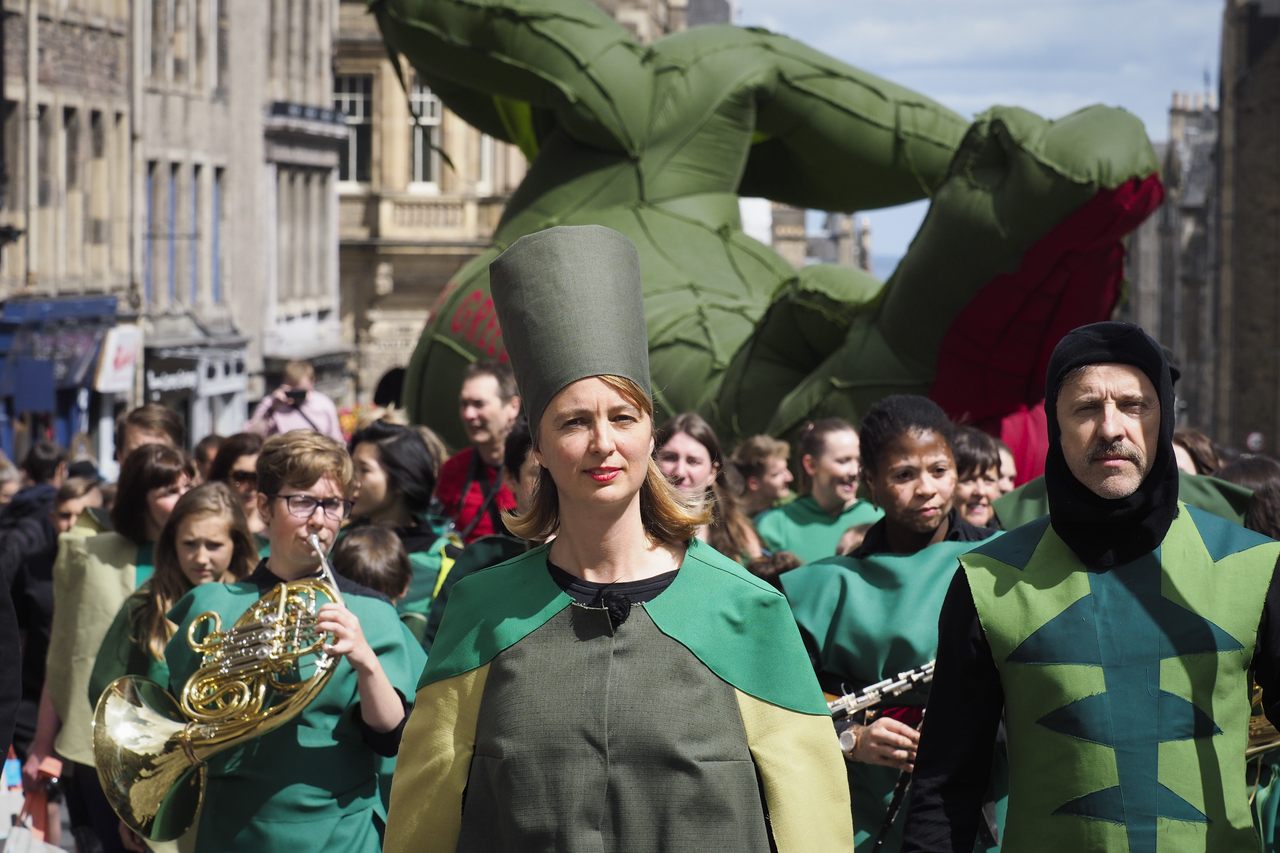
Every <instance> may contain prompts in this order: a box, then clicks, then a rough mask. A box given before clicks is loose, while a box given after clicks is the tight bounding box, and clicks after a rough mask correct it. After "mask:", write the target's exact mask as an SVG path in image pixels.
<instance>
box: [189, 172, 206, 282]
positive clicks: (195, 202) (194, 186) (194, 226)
mask: <svg viewBox="0 0 1280 853" xmlns="http://www.w3.org/2000/svg"><path fill="white" fill-rule="evenodd" d="M203 177H204V169H202V168H200V167H199V166H193V167H192V168H191V242H190V244H189V248H188V250H187V251H188V252H189V253H190V256H189V257H188V259H187V270H188V274H189V275H190V276H191V282H190V287H191V305H192V306H196V305H199V304H200V258H201V251H200V250H201V248H202V246H201V241H200V238H201V236H202V235H201V233H200V230H201V229H200V225H201V222H200V220H201V217H200V198H201V192H200V179H201V178H203Z"/></svg>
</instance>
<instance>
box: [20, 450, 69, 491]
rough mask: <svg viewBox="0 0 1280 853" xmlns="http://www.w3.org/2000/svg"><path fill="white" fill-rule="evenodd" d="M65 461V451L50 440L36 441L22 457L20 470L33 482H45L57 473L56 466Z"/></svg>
mask: <svg viewBox="0 0 1280 853" xmlns="http://www.w3.org/2000/svg"><path fill="white" fill-rule="evenodd" d="M66 461H67V452H66V451H65V450H63V449H62V448H61V447H59V446H58V445H56V444H54V443H53V442H52V441H37V442H36V443H35V444H33V445H31V449H30V450H28V451H27V455H26V456H24V457H22V470H23V471H25V472H27V476H28V477H30V478H31V481H32V482H34V483H47V482H49V481H50V480H52V479H53V478H54V477H56V476H57V475H58V466H59V465H62V464H63V463H65V462H66Z"/></svg>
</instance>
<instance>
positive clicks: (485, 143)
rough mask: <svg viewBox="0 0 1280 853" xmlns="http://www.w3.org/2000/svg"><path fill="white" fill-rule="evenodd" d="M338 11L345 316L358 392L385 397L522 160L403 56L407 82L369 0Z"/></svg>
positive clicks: (393, 393) (488, 227)
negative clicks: (448, 103)
mask: <svg viewBox="0 0 1280 853" xmlns="http://www.w3.org/2000/svg"><path fill="white" fill-rule="evenodd" d="M339 15H340V24H339V29H338V40H337V57H336V63H337V73H336V76H335V77H334V78H333V80H334V82H333V91H332V93H331V96H332V105H333V107H334V109H335V110H337V111H339V112H340V113H341V114H342V115H343V116H344V118H345V121H346V140H345V143H344V146H343V148H342V151H341V156H340V161H341V162H340V166H339V170H338V177H339V184H338V211H339V222H340V237H341V248H340V255H339V266H340V269H341V291H342V306H343V309H342V310H343V316H342V322H343V327H344V331H345V334H346V339H347V341H348V342H350V344H351V345H352V346H353V347H354V349H355V350H356V353H357V355H356V369H355V378H356V386H357V397H358V398H359V399H361V400H369V399H372V398H374V397H375V396H376V397H377V398H378V400H379V402H383V401H386V400H396V399H398V398H399V391H398V387H399V386H398V377H399V376H400V375H401V373H402V370H403V367H404V365H405V364H406V363H407V362H408V359H409V356H410V355H411V354H412V352H413V349H414V346H415V345H416V344H417V341H418V336H419V334H420V333H421V332H422V329H423V326H424V325H425V324H426V320H427V318H428V317H429V315H430V311H431V307H432V305H433V304H434V303H435V301H436V299H437V298H438V297H439V295H440V293H441V291H442V290H443V289H444V286H445V284H446V283H447V282H448V280H449V278H450V277H451V276H452V275H453V274H454V273H455V272H456V271H457V270H458V268H459V267H461V266H462V265H463V264H464V263H466V262H467V261H468V260H469V259H470V258H472V257H474V256H475V255H476V254H477V253H478V252H479V251H480V250H481V249H482V248H483V247H484V246H485V245H487V244H488V242H489V240H490V238H491V237H492V235H493V228H494V226H495V225H496V224H497V222H498V218H499V217H500V216H501V215H502V208H503V205H504V204H505V203H506V200H507V197H508V196H509V195H510V193H511V191H512V190H513V189H515V187H516V186H517V185H518V184H519V183H520V180H521V179H522V178H523V177H524V173H525V166H526V164H525V161H524V157H523V155H521V154H520V152H519V151H518V150H517V149H516V148H515V147H514V146H511V145H508V144H506V143H502V142H498V141H495V140H493V139H491V138H489V137H487V136H485V135H484V134H481V133H480V132H479V131H477V130H475V129H474V128H472V127H471V126H470V125H468V124H467V123H466V122H464V121H463V120H462V119H460V118H458V117H457V116H456V115H454V114H453V113H452V112H450V111H449V110H447V109H445V108H444V107H443V105H442V104H441V103H440V100H439V99H438V98H436V96H435V95H434V94H432V93H431V91H430V90H429V89H427V88H425V87H422V86H420V85H418V84H417V82H416V81H415V80H414V79H413V72H412V69H411V68H409V67H408V64H407V63H405V64H404V67H403V68H402V69H401V73H402V74H403V79H404V81H405V84H407V85H408V87H409V91H408V92H406V91H405V88H404V85H402V83H401V77H400V76H397V74H396V69H394V68H393V67H392V65H391V63H390V61H389V59H388V58H387V51H386V47H385V46H384V45H383V42H382V39H381V36H380V35H379V33H378V28H377V25H376V23H375V22H374V20H373V17H372V16H371V15H369V14H368V13H367V12H366V11H365V4H364V2H363V0H344V2H342V3H341V5H340V6H339ZM442 155H443V156H442ZM446 156H447V160H448V162H451V163H452V166H450V165H448V163H447V162H446ZM380 387H381V389H382V390H379V388H380ZM375 392H376V395H375Z"/></svg>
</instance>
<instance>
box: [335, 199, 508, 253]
mask: <svg viewBox="0 0 1280 853" xmlns="http://www.w3.org/2000/svg"><path fill="white" fill-rule="evenodd" d="M505 201H506V200H505V199H490V198H479V197H476V196H452V195H442V196H434V195H414V194H409V193H396V194H383V195H377V194H374V193H360V192H359V191H356V192H351V193H343V194H341V195H340V196H339V234H340V237H341V239H343V240H393V241H402V240H403V241H410V242H418V241H426V242H434V241H440V240H443V241H459V242H486V241H488V240H489V239H490V238H491V237H492V236H493V229H494V227H495V226H496V225H497V223H498V220H499V219H500V218H501V216H502V206H503V204H504V203H505Z"/></svg>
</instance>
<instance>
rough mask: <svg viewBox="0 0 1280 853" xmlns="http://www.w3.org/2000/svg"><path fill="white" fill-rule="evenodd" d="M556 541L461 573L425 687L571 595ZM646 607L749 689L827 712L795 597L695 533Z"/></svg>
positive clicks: (494, 649) (538, 621)
mask: <svg viewBox="0 0 1280 853" xmlns="http://www.w3.org/2000/svg"><path fill="white" fill-rule="evenodd" d="M549 549H550V545H543V546H541V547H538V548H535V549H533V550H532V551H529V552H528V553H526V554H523V555H521V556H519V557H516V558H515V559H514V560H509V561H508V562H506V563H503V564H501V565H498V566H494V567H493V568H491V569H486V570H485V571H483V572H477V573H476V574H474V575H472V576H471V577H468V578H465V579H464V580H462V581H461V582H459V584H458V586H457V588H456V589H455V590H454V592H453V600H452V601H451V602H450V604H449V609H448V612H447V613H446V615H445V618H444V621H443V623H442V624H441V626H440V633H439V635H438V636H437V637H436V641H435V644H434V645H433V646H432V653H431V657H430V659H429V660H428V661H427V668H426V670H425V671H424V672H423V673H422V680H421V682H420V683H419V685H418V686H419V688H421V687H425V686H426V685H428V684H431V683H433V682H436V681H441V680H443V679H447V678H451V677H453V676H455V675H459V674H461V673H464V672H468V671H470V670H473V669H476V668H478V667H481V666H483V665H484V664H486V663H488V662H489V661H491V660H493V659H494V658H495V657H496V656H497V655H498V654H500V653H501V652H503V651H505V650H506V649H508V648H510V647H512V646H514V645H515V644H516V643H518V642H520V641H521V640H523V639H524V638H525V637H527V636H528V635H529V634H531V633H532V632H533V631H535V630H537V629H538V628H540V627H542V626H543V625H545V624H546V623H547V621H548V620H550V619H551V617H553V616H555V615H556V614H557V613H559V612H560V611H561V610H563V609H564V608H565V607H567V606H569V604H570V602H571V599H570V597H569V595H568V594H567V593H565V592H564V591H563V590H562V589H560V587H559V586H557V585H556V583H555V581H554V580H552V578H551V575H550V573H549V572H548V571H547V553H548V551H549ZM644 608H645V610H646V611H648V613H649V616H650V617H651V618H652V619H653V622H654V624H655V625H657V627H658V630H660V631H662V633H664V634H666V635H667V636H669V637H671V638H672V639H673V640H675V641H676V642H678V643H680V644H682V645H684V646H685V647H686V648H688V649H689V651H691V652H693V654H694V655H695V656H696V657H697V658H698V659H699V660H700V661H702V663H703V664H704V665H706V667H707V668H708V669H710V670H711V671H712V672H714V673H715V674H716V675H718V676H719V677H720V678H722V679H724V680H725V681H726V682H728V683H729V684H731V685H733V686H734V687H736V688H738V689H739V690H741V691H742V692H744V693H747V694H749V695H751V696H754V697H756V698H757V699H763V700H764V701H766V702H770V703H772V704H774V705H778V706H779V707H782V708H787V709H790V710H793V711H798V712H800V713H803V714H814V715H823V716H825V715H827V714H828V713H829V711H828V710H827V706H826V702H825V701H823V698H822V694H821V692H820V691H819V690H818V689H817V685H816V683H815V682H814V679H813V675H812V673H811V672H810V671H808V670H807V669H806V668H804V667H797V666H796V662H797V661H800V660H804V658H805V655H804V648H803V645H802V644H801V641H800V634H799V632H798V631H797V630H796V626H795V620H794V618H793V617H792V615H791V611H790V610H789V609H788V608H787V603H786V599H785V598H783V597H782V595H781V594H780V593H779V592H778V591H777V590H775V589H774V588H773V587H771V586H769V585H768V584H766V583H765V582H764V581H762V580H759V579H758V578H756V577H755V576H753V575H751V574H749V573H748V572H747V571H746V569H744V568H742V567H741V566H739V565H738V564H737V563H735V562H733V561H732V560H730V559H729V558H727V557H725V556H723V555H722V554H720V553H719V552H718V551H716V550H715V549H713V548H712V547H711V546H709V545H706V544H705V543H703V542H701V541H700V540H697V539H694V540H693V541H692V542H690V543H689V550H688V552H687V553H686V555H685V559H684V562H683V563H681V565H680V571H679V572H678V573H677V574H676V578H675V580H674V581H673V582H672V583H671V586H669V587H668V588H667V589H666V590H664V591H663V592H662V593H661V594H660V595H659V596H658V597H657V598H655V599H653V600H652V601H649V602H646V603H645V604H644Z"/></svg>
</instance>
